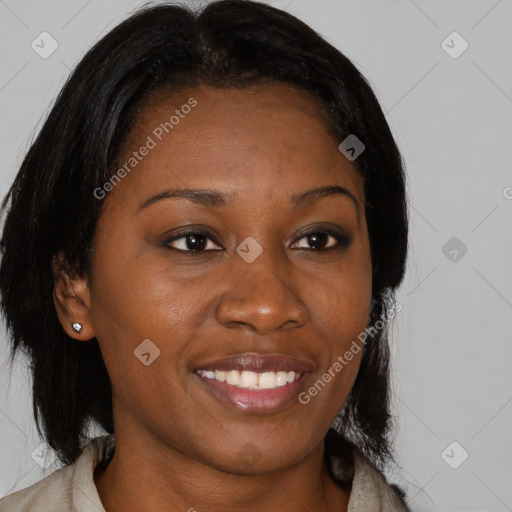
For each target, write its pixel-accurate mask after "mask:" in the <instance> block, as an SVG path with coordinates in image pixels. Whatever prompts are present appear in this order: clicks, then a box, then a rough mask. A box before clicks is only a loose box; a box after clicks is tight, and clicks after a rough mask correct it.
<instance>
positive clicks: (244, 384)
mask: <svg viewBox="0 0 512 512" xmlns="http://www.w3.org/2000/svg"><path fill="white" fill-rule="evenodd" d="M257 385H258V375H257V374H256V373H254V372H246V371H243V372H241V373H240V384H239V386H240V387H241V388H255V387H256V386H257Z"/></svg>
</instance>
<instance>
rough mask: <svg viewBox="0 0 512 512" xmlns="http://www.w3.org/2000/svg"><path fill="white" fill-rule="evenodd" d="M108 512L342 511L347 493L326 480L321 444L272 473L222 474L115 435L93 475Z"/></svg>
mask: <svg viewBox="0 0 512 512" xmlns="http://www.w3.org/2000/svg"><path fill="white" fill-rule="evenodd" d="M94 479H95V483H96V487H97V489H98V494H99V496H100V499H101V501H102V503H103V506H104V508H105V510H106V512H117V511H120V510H123V512H132V511H139V510H151V511H152V512H170V511H171V510H172V511H175V510H183V511H189V512H194V511H199V510H205V509H208V510H222V511H223V512H235V511H236V512H239V511H240V510H244V511H249V512H269V511H279V512H292V511H294V512H296V510H297V509H299V510H300V509H305V510H308V509H312V510H315V511H319V512H320V511H322V512H327V511H329V512H334V511H336V512H345V511H346V510H347V506H348V501H349V495H350V491H349V490H348V489H342V488H341V487H340V486H339V485H338V484H336V483H335V482H334V481H333V480H332V478H331V477H330V475H329V472H328V469H327V466H326V464H325V461H324V445H323V443H320V444H319V445H318V446H317V447H315V448H314V449H313V451H312V452H311V453H310V454H308V455H307V456H306V457H305V458H304V459H302V460H301V461H300V462H298V463H296V464H294V465H293V466H291V467H288V468H286V469H283V470H279V471H276V472H273V473H271V474H261V475H241V474H235V473H230V472H226V471H222V470H220V469H218V468H214V467H212V466H210V465H206V464H204V463H202V462H200V461H198V460H196V459H193V458H191V457H189V456H186V455H184V454H183V453H180V452H178V451H176V450H175V449H173V448H172V447H171V446H169V445H167V444H165V443H163V442H162V441H161V440H159V439H157V438H145V439H144V442H141V438H140V437H136V436H133V435H130V433H124V432H123V431H121V432H119V431H117V430H116V449H115V453H114V456H113V458H112V461H111V462H110V464H109V465H108V466H107V467H106V468H104V469H100V468H98V470H97V471H95V475H94Z"/></svg>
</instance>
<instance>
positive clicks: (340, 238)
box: [163, 228, 352, 254]
mask: <svg viewBox="0 0 512 512" xmlns="http://www.w3.org/2000/svg"><path fill="white" fill-rule="evenodd" d="M311 234H325V235H329V236H331V237H332V238H334V239H335V240H336V242H337V243H336V244H335V245H334V246H332V247H327V248H326V249H303V248H301V250H305V251H309V252H320V253H322V252H328V251H332V250H336V249H347V248H348V247H349V246H350V244H351V243H352V237H351V236H347V235H343V234H342V233H339V232H338V231H334V230H332V229H328V228H317V229H313V230H311V231H307V232H306V233H303V234H302V235H301V236H300V238H297V239H296V240H295V241H294V242H293V243H296V242H298V241H299V240H302V239H303V238H306V237H307V236H308V235H311ZM189 235H201V236H206V237H207V238H208V239H209V240H211V241H213V242H214V240H213V239H212V238H211V236H210V234H209V233H208V232H206V231H201V230H189V231H183V232H181V233H180V234H179V235H176V236H173V237H172V238H168V239H166V240H164V242H163V245H165V246H166V247H168V248H169V249H171V250H173V251H179V252H187V253H191V254H201V253H206V252H219V251H220V250H221V249H213V250H212V249H209V250H204V249H203V250H190V249H176V248H175V247H170V244H171V243H172V242H175V241H176V240H180V239H182V238H186V237H187V236H189ZM214 243H216V242H214ZM217 245H218V244H217Z"/></svg>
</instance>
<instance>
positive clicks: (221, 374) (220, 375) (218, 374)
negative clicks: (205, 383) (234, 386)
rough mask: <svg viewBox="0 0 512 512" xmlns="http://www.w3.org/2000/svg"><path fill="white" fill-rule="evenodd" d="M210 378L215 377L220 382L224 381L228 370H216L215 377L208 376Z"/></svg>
mask: <svg viewBox="0 0 512 512" xmlns="http://www.w3.org/2000/svg"><path fill="white" fill-rule="evenodd" d="M208 378H209V379H212V378H215V380H218V381H219V382H224V381H225V380H226V372H221V371H220V370H215V376H214V377H208Z"/></svg>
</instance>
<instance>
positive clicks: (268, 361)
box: [195, 353, 314, 373]
mask: <svg viewBox="0 0 512 512" xmlns="http://www.w3.org/2000/svg"><path fill="white" fill-rule="evenodd" d="M197 370H207V371H215V370H220V371H230V370H238V371H244V370H246V371H251V372H278V371H286V372H295V373H306V372H312V371H313V370H314V365H313V364H312V363H311V362H309V361H305V360H304V359H298V358H296V357H292V356H288V355H284V354H266V355H265V354H256V353H245V354H237V355H234V356H231V357H226V358H223V359H217V360H215V361H211V362H208V363H205V364H201V365H200V366H197V367H196V368H195V371H197Z"/></svg>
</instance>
